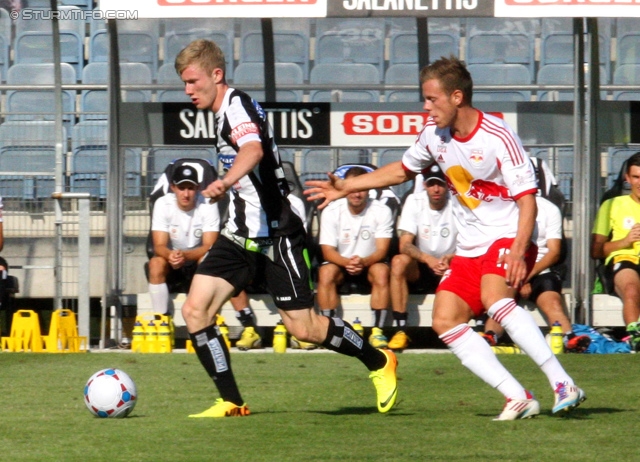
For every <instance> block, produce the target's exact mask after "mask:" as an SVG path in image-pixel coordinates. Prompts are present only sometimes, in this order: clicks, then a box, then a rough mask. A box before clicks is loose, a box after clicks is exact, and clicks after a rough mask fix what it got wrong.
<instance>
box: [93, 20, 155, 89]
mask: <svg viewBox="0 0 640 462" xmlns="http://www.w3.org/2000/svg"><path fill="white" fill-rule="evenodd" d="M95 22H96V21H93V22H92V24H93V23H95ZM158 24H159V23H158V21H156V20H153V19H138V20H119V21H118V22H117V28H118V56H119V58H120V63H121V64H124V63H143V64H146V65H147V67H148V68H149V70H150V71H151V75H152V77H153V78H155V76H156V73H157V71H158V41H159V32H158V29H159V26H158ZM108 58H109V37H108V33H107V30H106V29H103V28H97V29H95V30H94V31H93V32H91V36H90V37H89V63H99V62H105V63H106V62H107V60H108Z"/></svg>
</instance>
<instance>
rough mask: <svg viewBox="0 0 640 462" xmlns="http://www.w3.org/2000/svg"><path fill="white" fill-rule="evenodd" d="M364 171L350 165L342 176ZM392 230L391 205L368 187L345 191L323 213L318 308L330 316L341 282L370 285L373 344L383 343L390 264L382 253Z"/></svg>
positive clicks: (386, 255) (371, 337)
mask: <svg viewBox="0 0 640 462" xmlns="http://www.w3.org/2000/svg"><path fill="white" fill-rule="evenodd" d="M365 173H367V172H366V170H365V169H363V168H362V167H352V168H350V169H349V170H348V171H347V173H346V174H345V178H352V177H356V176H359V175H363V174H365ZM392 235H393V218H392V213H391V209H389V207H387V206H386V205H384V204H382V203H380V202H379V201H377V200H372V199H369V193H368V191H360V192H355V193H352V194H349V195H348V196H347V197H346V199H344V200H340V201H336V202H335V203H333V204H331V205H330V206H329V207H327V209H326V210H325V211H324V212H323V213H322V216H321V219H320V248H321V249H322V256H323V258H324V262H323V263H322V265H321V266H320V268H319V270H318V307H319V308H320V310H321V311H322V313H323V314H325V315H327V316H333V313H335V310H336V309H337V308H338V305H339V304H340V297H339V295H338V287H339V286H340V285H342V284H344V283H351V282H355V283H359V284H361V283H368V284H370V285H371V302H370V303H371V309H372V310H373V315H374V316H373V317H374V323H373V328H372V333H371V336H370V337H369V343H371V345H372V346H374V347H375V348H384V347H386V346H387V339H386V337H384V335H383V333H382V327H383V325H384V321H385V319H384V316H385V314H386V310H387V308H388V307H389V266H388V264H387V257H388V253H389V246H390V244H391V238H392Z"/></svg>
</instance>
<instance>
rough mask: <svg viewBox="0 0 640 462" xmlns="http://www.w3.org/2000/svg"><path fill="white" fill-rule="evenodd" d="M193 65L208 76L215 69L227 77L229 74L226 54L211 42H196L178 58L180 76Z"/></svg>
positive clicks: (176, 65) (203, 40)
mask: <svg viewBox="0 0 640 462" xmlns="http://www.w3.org/2000/svg"><path fill="white" fill-rule="evenodd" d="M192 64H195V65H197V66H199V67H200V68H201V69H202V70H203V71H205V72H206V73H207V74H211V73H212V72H213V70H214V69H222V71H223V72H224V73H225V75H226V73H227V71H226V68H225V59H224V52H223V51H222V50H221V49H220V47H219V46H218V45H217V44H216V43H215V42H212V41H211V40H205V39H197V40H194V41H193V42H191V43H190V44H189V45H187V46H186V47H184V48H183V49H182V50H181V51H180V53H178V56H176V61H175V68H176V72H177V73H178V75H182V73H183V72H184V70H185V69H186V68H187V67H188V66H190V65H192Z"/></svg>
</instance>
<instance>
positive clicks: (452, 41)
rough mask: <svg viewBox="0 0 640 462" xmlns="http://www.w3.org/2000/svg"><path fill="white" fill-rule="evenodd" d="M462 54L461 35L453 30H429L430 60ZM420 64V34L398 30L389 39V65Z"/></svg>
mask: <svg viewBox="0 0 640 462" xmlns="http://www.w3.org/2000/svg"><path fill="white" fill-rule="evenodd" d="M459 54H460V35H459V34H456V33H454V32H453V31H451V32H431V31H429V61H430V62H433V61H436V60H437V59H440V58H441V57H442V56H445V57H448V56H449V55H453V56H458V55H459ZM394 64H418V35H417V32H416V31H410V32H396V33H393V34H392V35H391V38H390V41H389V65H390V66H393V65H394Z"/></svg>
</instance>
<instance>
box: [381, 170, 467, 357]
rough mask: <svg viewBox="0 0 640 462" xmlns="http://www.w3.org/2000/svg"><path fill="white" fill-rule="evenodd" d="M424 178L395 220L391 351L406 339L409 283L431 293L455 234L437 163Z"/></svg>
mask: <svg viewBox="0 0 640 462" xmlns="http://www.w3.org/2000/svg"><path fill="white" fill-rule="evenodd" d="M422 175H423V178H424V181H423V182H422V184H420V180H419V178H416V184H417V186H422V187H423V188H424V189H422V188H416V191H415V192H414V193H413V194H410V195H409V196H407V199H406V201H405V203H404V206H403V207H402V215H401V216H400V221H399V222H398V234H399V236H400V242H399V245H398V248H399V250H400V253H399V254H398V255H396V256H394V257H393V259H392V260H391V278H390V282H389V287H390V292H391V308H392V309H393V320H394V321H395V323H396V325H397V327H398V331H397V332H396V333H395V334H394V336H393V337H392V338H391V340H390V341H389V345H388V347H389V348H390V349H392V350H403V349H405V348H406V347H407V346H408V343H409V338H408V337H407V335H406V333H405V332H404V327H405V326H406V324H407V317H408V313H407V300H408V298H409V284H410V283H411V284H414V286H419V287H420V288H422V289H423V290H424V291H426V292H427V293H435V289H436V287H438V283H439V282H440V278H441V277H442V275H443V274H444V272H445V271H446V270H447V269H449V261H450V260H451V258H453V253H454V251H455V248H456V235H457V234H458V231H457V228H456V225H455V223H454V220H453V212H452V209H451V202H450V201H449V190H448V188H447V181H446V180H445V177H444V174H443V173H442V170H440V167H438V164H435V163H434V164H432V165H431V166H430V167H429V168H427V169H425V171H424V172H423V174H422Z"/></svg>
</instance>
